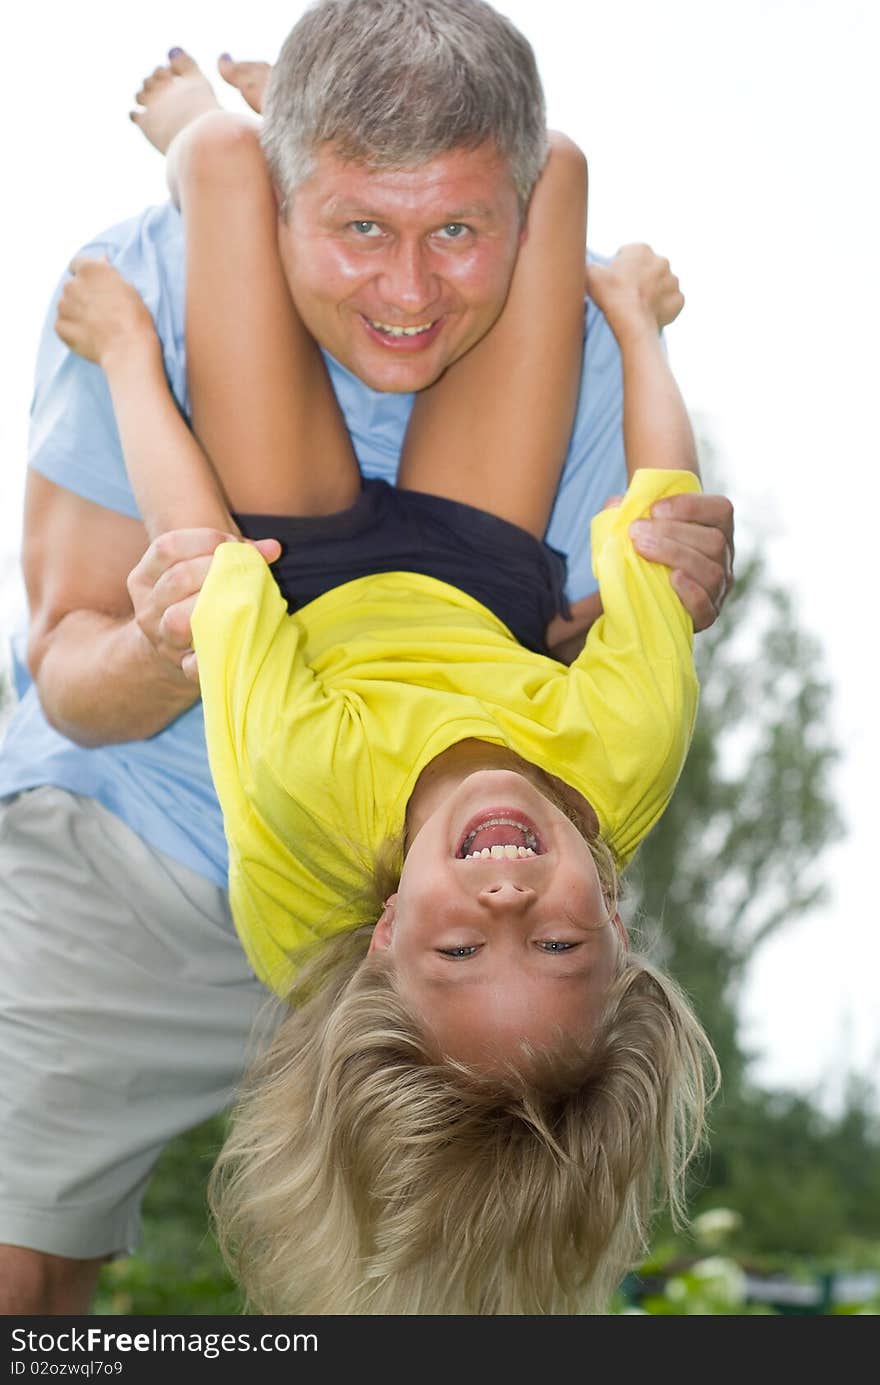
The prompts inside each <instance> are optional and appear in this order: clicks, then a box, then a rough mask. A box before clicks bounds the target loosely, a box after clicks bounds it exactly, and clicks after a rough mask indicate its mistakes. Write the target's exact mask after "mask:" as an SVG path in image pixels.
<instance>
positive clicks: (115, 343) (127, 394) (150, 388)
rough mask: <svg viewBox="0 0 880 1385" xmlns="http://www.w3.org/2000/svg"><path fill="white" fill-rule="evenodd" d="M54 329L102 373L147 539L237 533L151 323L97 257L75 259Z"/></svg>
mask: <svg viewBox="0 0 880 1385" xmlns="http://www.w3.org/2000/svg"><path fill="white" fill-rule="evenodd" d="M71 269H72V271H73V278H72V279H71V280H70V281H69V283H67V284H66V285H65V288H64V291H63V293H62V295H61V299H60V301H59V304H58V318H57V321H56V324H55V326H56V331H57V332H58V335H59V336H60V337H61V340H62V341H63V342H64V343H65V344H66V345H67V346H69V347H70V348H71V350H73V351H76V352H77V354H78V355H80V356H84V357H85V358H86V359H87V360H90V361H93V362H95V364H96V365H100V366H101V367H102V369H103V371H104V374H105V375H106V377H107V384H108V386H109V389H110V395H111V398H112V400H113V409H114V413H115V416H116V424H117V427H118V429H119V436H120V441H121V443H122V451H123V454H124V456H125V464H126V467H127V470H128V475H129V480H130V481H131V486H132V490H133V491H134V494H135V499H136V500H137V503H138V508H139V509H140V512H141V516H142V518H143V521H144V524H145V525H146V528H147V532H148V534H149V536H150V538H151V539H154V538H156V537H157V536H158V535H159V534H162V533H165V532H167V531H168V530H171V529H191V528H196V527H199V528H201V527H204V528H210V529H219V530H221V531H222V532H224V533H227V534H229V535H230V537H237V536H238V533H239V531H238V528H237V526H236V525H235V523H234V521H233V519H232V517H231V515H230V513H229V507H228V505H227V504H226V500H225V497H224V495H223V492H222V489H221V487H220V483H219V481H218V479H217V477H216V475H215V473H214V470H213V468H212V467H211V464H210V462H209V461H208V459H207V457H206V456H205V454H204V452H203V451H202V449H201V448H200V447H199V444H198V443H197V442H196V440H195V438H194V437H193V435H192V433H191V432H190V430H189V428H188V427H187V425H186V423H185V422H184V420H183V418H182V417H181V415H180V413H179V411H178V408H177V405H176V403H175V401H174V398H173V396H172V394H171V391H170V389H169V388H168V383H167V380H166V378H165V371H164V368H163V364H162V349H161V346H160V344H159V338H158V337H157V335H156V331H155V328H154V326H153V320H152V318H151V317H150V314H149V311H148V310H147V308H146V306H145V304H144V303H143V301H142V299H141V298H140V295H139V294H138V293H137V292H136V290H135V289H134V288H132V286H131V285H130V284H128V283H126V281H125V280H124V279H123V278H122V277H121V275H120V274H118V273H117V271H116V270H115V269H113V268H112V266H111V265H109V264H107V263H106V262H105V261H103V260H85V259H80V260H75V261H74V262H73V265H72V266H71Z"/></svg>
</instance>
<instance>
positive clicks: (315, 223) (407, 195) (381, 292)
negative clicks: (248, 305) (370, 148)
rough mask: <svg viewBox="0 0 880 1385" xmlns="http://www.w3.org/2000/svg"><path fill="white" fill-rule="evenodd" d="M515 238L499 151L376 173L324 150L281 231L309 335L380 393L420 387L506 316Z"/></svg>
mask: <svg viewBox="0 0 880 1385" xmlns="http://www.w3.org/2000/svg"><path fill="white" fill-rule="evenodd" d="M521 233H522V223H521V217H520V212H519V204H518V201H517V196H516V191H515V189H514V186H513V183H512V182H511V179H510V174H509V172H508V170H507V166H506V164H505V163H504V162H503V160H502V159H500V158H499V156H498V154H497V152H496V150H495V146H494V144H491V143H489V144H483V145H480V146H479V148H477V149H455V150H453V151H452V152H451V153H448V154H441V155H440V156H439V157H437V158H436V159H431V160H430V161H429V162H428V163H425V164H421V165H420V166H419V167H417V168H411V169H403V170H399V169H398V170H381V169H380V170H376V169H370V168H367V167H365V166H364V165H363V164H357V163H350V162H347V161H345V160H343V159H340V158H339V157H338V156H337V155H336V154H335V153H334V152H333V149H332V146H329V145H328V146H325V147H324V148H323V149H322V150H321V151H320V153H319V155H318V158H317V162H316V166H315V170H314V172H313V173H312V174H311V176H310V177H309V178H307V179H306V181H305V182H304V183H302V184H301V185H300V187H299V188H297V190H296V193H295V194H294V197H293V201H292V206H291V209H290V213H289V216H288V218H287V220H286V221H285V222H284V223H282V227H281V233H280V244H281V255H282V259H283V261H284V268H285V273H286V275H287V281H288V283H289V285H290V291H291V295H292V297H293V301H294V303H295V304H296V307H297V310H298V312H299V314H300V317H301V318H302V320H303V322H304V323H305V326H306V327H307V328H308V330H309V332H310V333H311V334H312V336H313V337H314V338H315V340H316V341H317V342H318V343H319V344H320V345H321V346H323V347H324V348H325V349H326V350H327V351H329V352H330V354H331V355H332V356H335V357H336V359H337V360H338V361H340V362H341V363H342V365H344V366H346V367H347V368H348V369H349V370H350V371H352V372H353V373H354V374H355V375H357V376H358V377H359V378H360V379H361V380H363V381H364V383H365V384H367V385H369V386H371V387H372V388H373V389H376V390H384V391H390V392H396V393H402V392H407V391H410V390H421V389H425V388H426V387H427V386H428V385H431V384H433V383H434V381H435V380H437V379H439V377H440V376H441V375H442V374H443V372H444V370H446V368H447V366H449V365H451V364H452V362H453V361H457V360H458V359H459V357H460V356H463V355H464V353H465V352H466V351H468V350H469V349H470V347H472V346H473V345H474V344H475V342H478V341H479V340H480V339H481V337H484V336H485V335H486V333H487V332H488V330H489V328H490V327H491V326H492V324H493V323H494V322H495V320H496V318H497V317H498V315H499V314H500V312H501V309H502V308H503V307H504V302H505V299H506V297H507V291H508V288H509V286H510V279H511V275H512V274H513V268H514V264H515V262H516V256H517V252H518V250H519V245H520V239H521Z"/></svg>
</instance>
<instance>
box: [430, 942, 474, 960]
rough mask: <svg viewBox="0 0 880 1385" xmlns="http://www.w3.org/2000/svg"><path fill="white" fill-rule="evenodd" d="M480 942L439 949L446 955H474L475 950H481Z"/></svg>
mask: <svg viewBox="0 0 880 1385" xmlns="http://www.w3.org/2000/svg"><path fill="white" fill-rule="evenodd" d="M479 950H480V946H479V943H469V944H467V945H462V946H461V947H438V949H437V951H438V952H439V953H441V954H442V956H444V957H473V955H474V953H475V952H479Z"/></svg>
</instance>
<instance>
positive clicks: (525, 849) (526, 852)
mask: <svg viewBox="0 0 880 1385" xmlns="http://www.w3.org/2000/svg"><path fill="white" fill-rule="evenodd" d="M534 855H535V853H534V851H533V850H532V848H531V847H530V846H514V845H513V844H512V843H508V844H507V845H506V846H484V847H483V850H482V851H471V852H469V854H468V855H467V856H465V858H464V859H465V860H466V861H474V860H476V859H477V857H480V856H494V857H496V859H505V860H508V861H513V860H515V859H516V857H517V856H534Z"/></svg>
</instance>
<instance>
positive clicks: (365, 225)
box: [351, 221, 382, 236]
mask: <svg viewBox="0 0 880 1385" xmlns="http://www.w3.org/2000/svg"><path fill="white" fill-rule="evenodd" d="M351 224H352V227H353V229H354V230H355V231H357V233H358V235H359V236H381V234H382V231H381V228H380V227H379V226H377V224H376V222H375V221H353V222H352V223H351Z"/></svg>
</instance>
